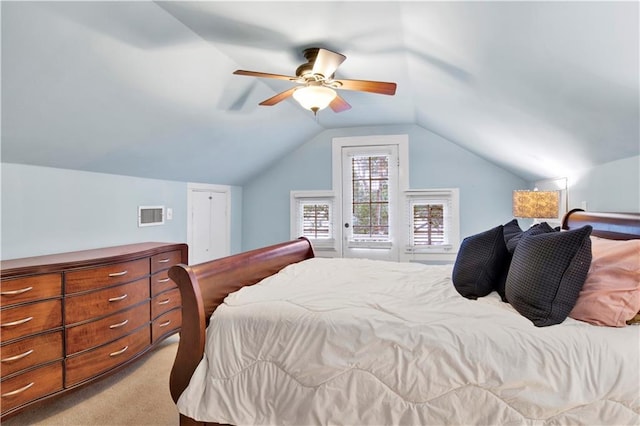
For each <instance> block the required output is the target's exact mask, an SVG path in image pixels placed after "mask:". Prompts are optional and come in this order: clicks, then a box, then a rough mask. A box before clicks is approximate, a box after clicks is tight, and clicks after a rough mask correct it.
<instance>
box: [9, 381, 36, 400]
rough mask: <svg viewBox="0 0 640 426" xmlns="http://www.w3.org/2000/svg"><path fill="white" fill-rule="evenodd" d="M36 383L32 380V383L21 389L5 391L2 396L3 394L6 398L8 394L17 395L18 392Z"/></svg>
mask: <svg viewBox="0 0 640 426" xmlns="http://www.w3.org/2000/svg"><path fill="white" fill-rule="evenodd" d="M34 384H35V382H31V383H29V384H28V385H26V386H23V387H21V388H20V389H16V390H14V391H11V392H7V393H3V394H2V395H1V396H2V397H3V398H6V397H8V396H14V395H17V394H19V393H22V392H24V391H26V390H27V389H29V388H30V387H31V386H33V385H34Z"/></svg>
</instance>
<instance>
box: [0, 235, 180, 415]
mask: <svg viewBox="0 0 640 426" xmlns="http://www.w3.org/2000/svg"><path fill="white" fill-rule="evenodd" d="M187 253H188V251H187V245H186V244H175V243H140V244H130V245H124V246H117V247H108V248H103V249H95V250H85V251H78V252H71V253H62V254H55V255H48V256H38V257H30V258H24V259H13V260H7V261H2V263H1V285H0V376H1V379H0V380H1V383H0V397H1V400H0V406H1V410H2V414H1V416H2V417H1V418H2V419H5V418H8V417H10V416H11V415H14V414H16V413H18V412H20V411H21V410H23V409H24V408H26V407H28V406H30V405H32V404H34V403H38V402H41V401H43V400H46V399H48V398H51V397H54V396H57V395H60V394H62V393H64V392H67V391H70V390H73V389H77V388H78V387H80V386H83V385H85V384H88V383H91V382H92V381H94V380H97V379H100V378H102V377H105V376H107V375H108V374H111V373H113V372H114V371H116V370H117V369H118V368H120V367H123V366H124V365H127V364H129V363H130V362H132V361H134V360H135V359H137V358H139V357H140V356H142V355H143V354H144V353H146V352H147V351H149V350H150V349H152V348H153V347H154V346H155V344H156V343H158V342H160V341H161V340H163V339H164V338H166V337H168V336H170V335H172V334H174V333H176V332H177V331H179V329H180V321H181V303H180V292H179V291H178V289H177V287H176V285H175V284H174V283H173V281H172V280H170V279H169V277H168V275H167V271H168V269H169V268H170V267H171V266H173V265H175V264H178V263H184V264H187Z"/></svg>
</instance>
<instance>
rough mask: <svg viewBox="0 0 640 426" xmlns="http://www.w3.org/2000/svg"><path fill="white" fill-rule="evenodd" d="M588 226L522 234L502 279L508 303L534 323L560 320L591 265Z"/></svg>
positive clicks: (545, 323)
mask: <svg viewBox="0 0 640 426" xmlns="http://www.w3.org/2000/svg"><path fill="white" fill-rule="evenodd" d="M591 230H592V227H591V226H590V225H585V226H583V227H582V228H578V229H575V230H571V231H566V232H549V233H543V234H539V235H528V236H524V237H522V239H521V240H520V242H519V243H518V245H517V247H516V250H515V253H514V254H513V259H512V261H511V266H510V268H509V273H508V275H507V282H506V296H507V299H508V300H509V303H511V305H512V306H513V307H514V308H515V309H516V310H517V311H518V312H519V313H520V314H521V315H523V316H524V317H526V318H528V319H529V320H531V321H532V322H533V323H534V324H535V325H536V326H538V327H544V326H548V325H553V324H559V323H561V322H562V321H564V320H565V319H566V318H567V316H568V315H569V312H571V309H573V307H574V305H575V304H576V300H578V294H579V293H580V290H581V289H582V286H583V285H584V281H585V279H586V278H587V272H588V271H589V267H590V266H591V239H590V238H589V237H590V235H591Z"/></svg>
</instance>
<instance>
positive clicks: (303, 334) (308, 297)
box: [178, 258, 640, 425]
mask: <svg viewBox="0 0 640 426" xmlns="http://www.w3.org/2000/svg"><path fill="white" fill-rule="evenodd" d="M450 276H451V266H425V265H421V264H415V263H394V262H383V261H372V260H364V259H320V258H315V259H310V260H307V261H304V262H301V263H298V264H294V265H290V266H289V267H287V268H285V269H284V270H282V271H281V272H280V273H279V274H277V275H275V276H273V277H269V278H267V279H266V280H264V281H263V282H262V283H260V284H257V285H255V286H252V287H245V288H243V289H242V290H240V291H238V292H237V293H234V294H232V295H230V296H228V297H227V299H226V301H225V303H224V304H223V305H221V306H220V307H219V308H218V309H217V310H216V312H215V313H214V314H213V317H212V321H211V325H210V326H209V329H208V331H207V338H208V343H207V348H206V354H205V356H204V358H203V360H202V362H201V363H200V365H199V366H198V368H197V370H196V372H195V374H194V376H193V378H192V380H191V383H190V385H189V387H188V388H187V389H186V390H185V392H184V393H183V394H182V396H181V397H180V400H179V401H178V408H179V410H180V412H181V413H183V414H186V415H187V416H189V417H192V418H194V419H197V420H201V421H213V422H220V423H231V424H289V425H311V424H322V425H324V424H347V425H399V424H407V425H427V424H483V425H488V424H491V425H497V424H500V425H504V424H514V425H515V424H517V425H519V424H536V425H537V424H576V423H578V424H588V425H596V424H611V425H613V424H615V425H619V424H640V327H638V326H629V327H625V328H622V329H614V328H605V327H597V326H593V325H589V324H586V323H582V322H579V321H575V320H573V319H570V318H568V319H567V320H565V321H564V322H563V323H562V324H559V325H555V326H551V327H545V328H537V327H535V326H534V325H533V324H532V323H531V322H530V321H529V320H527V319H526V318H524V317H522V316H520V315H519V314H518V313H517V312H516V311H515V310H514V309H513V308H512V307H511V306H510V305H508V304H505V303H502V302H501V301H500V300H499V297H498V296H497V295H495V293H494V294H492V295H489V296H487V297H485V298H481V299H478V300H477V301H472V300H467V299H465V298H463V297H462V296H460V295H459V294H458V293H457V292H456V291H455V289H454V288H453V285H452V283H451V279H450Z"/></svg>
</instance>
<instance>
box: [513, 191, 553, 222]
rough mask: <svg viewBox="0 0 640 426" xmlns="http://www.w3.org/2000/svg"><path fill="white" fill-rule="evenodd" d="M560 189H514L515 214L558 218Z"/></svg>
mask: <svg viewBox="0 0 640 426" xmlns="http://www.w3.org/2000/svg"><path fill="white" fill-rule="evenodd" d="M559 198H560V193H559V191H513V215H514V216H515V217H528V218H536V219H551V218H557V217H558V214H559Z"/></svg>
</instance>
